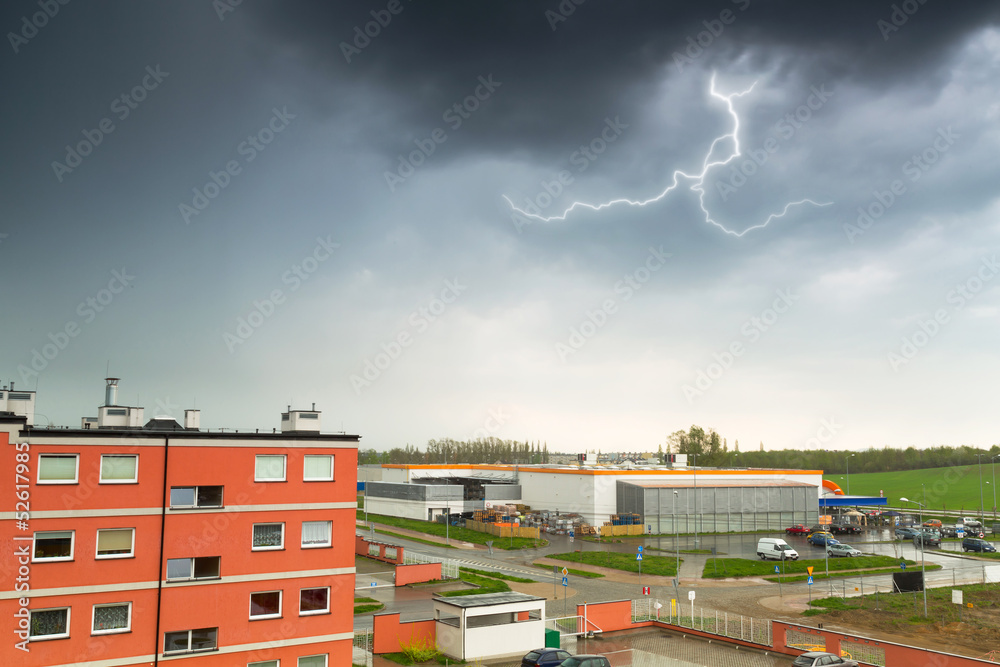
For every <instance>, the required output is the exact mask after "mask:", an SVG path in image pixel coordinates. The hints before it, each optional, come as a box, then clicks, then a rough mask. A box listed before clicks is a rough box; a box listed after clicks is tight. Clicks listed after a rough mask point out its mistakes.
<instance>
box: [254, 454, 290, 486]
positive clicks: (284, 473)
mask: <svg viewBox="0 0 1000 667" xmlns="http://www.w3.org/2000/svg"><path fill="white" fill-rule="evenodd" d="M263 456H266V457H268V458H275V457H281V477H280V478H278V477H258V476H257V460H258V459H260V458H261V457H263ZM286 479H288V456H287V455H285V454H257V455H256V456H254V459H253V481H255V482H284V481H285V480H286Z"/></svg>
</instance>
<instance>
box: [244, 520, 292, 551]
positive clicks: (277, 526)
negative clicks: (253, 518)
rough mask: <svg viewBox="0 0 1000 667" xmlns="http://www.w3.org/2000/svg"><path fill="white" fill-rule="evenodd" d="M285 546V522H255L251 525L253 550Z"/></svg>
mask: <svg viewBox="0 0 1000 667" xmlns="http://www.w3.org/2000/svg"><path fill="white" fill-rule="evenodd" d="M284 546H285V524H283V523H255V524H254V525H253V547H252V550H253V551H261V550H264V549H283V548H284Z"/></svg>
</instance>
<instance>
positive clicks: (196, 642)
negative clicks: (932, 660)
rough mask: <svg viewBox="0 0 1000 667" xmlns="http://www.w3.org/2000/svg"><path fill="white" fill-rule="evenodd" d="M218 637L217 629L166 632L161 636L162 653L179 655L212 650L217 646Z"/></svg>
mask: <svg viewBox="0 0 1000 667" xmlns="http://www.w3.org/2000/svg"><path fill="white" fill-rule="evenodd" d="M218 636H219V628H200V629H198V630H182V631H181V632H166V633H164V635H163V652H164V653H181V652H185V651H204V650H207V649H213V648H216V647H217V646H218Z"/></svg>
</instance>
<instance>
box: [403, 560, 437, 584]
mask: <svg viewBox="0 0 1000 667" xmlns="http://www.w3.org/2000/svg"><path fill="white" fill-rule="evenodd" d="M440 578H441V563H422V564H420V565H397V566H396V585H397V586H405V585H407V584H417V583H422V582H425V581H437V580H439V579H440Z"/></svg>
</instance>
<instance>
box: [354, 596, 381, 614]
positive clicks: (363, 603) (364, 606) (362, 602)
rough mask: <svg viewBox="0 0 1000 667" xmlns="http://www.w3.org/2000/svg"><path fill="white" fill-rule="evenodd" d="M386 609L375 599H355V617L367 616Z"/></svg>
mask: <svg viewBox="0 0 1000 667" xmlns="http://www.w3.org/2000/svg"><path fill="white" fill-rule="evenodd" d="M383 607H385V605H384V604H382V603H381V602H379V601H378V600H376V599H375V598H354V615H355V616H357V615H358V614H367V613H368V612H370V611H378V610H379V609H382V608H383Z"/></svg>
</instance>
